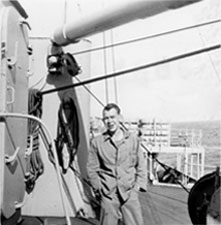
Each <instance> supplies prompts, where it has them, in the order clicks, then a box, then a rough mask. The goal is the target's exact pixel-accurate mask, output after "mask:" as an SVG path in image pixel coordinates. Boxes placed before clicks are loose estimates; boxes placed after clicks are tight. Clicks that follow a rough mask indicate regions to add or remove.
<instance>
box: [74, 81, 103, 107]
mask: <svg viewBox="0 0 221 225" xmlns="http://www.w3.org/2000/svg"><path fill="white" fill-rule="evenodd" d="M75 79H76V80H77V81H78V82H79V83H81V80H80V79H79V78H78V77H75ZM82 86H83V87H84V88H85V89H86V90H87V91H88V93H89V94H90V95H91V96H92V97H93V98H95V100H96V101H97V102H98V103H99V104H100V105H101V106H103V107H104V104H103V102H102V101H101V100H100V99H99V98H98V97H97V96H96V95H95V94H94V93H93V92H92V91H91V90H90V89H89V88H88V87H87V86H85V85H82Z"/></svg>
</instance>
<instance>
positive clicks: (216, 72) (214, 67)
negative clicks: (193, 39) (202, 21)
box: [197, 29, 221, 82]
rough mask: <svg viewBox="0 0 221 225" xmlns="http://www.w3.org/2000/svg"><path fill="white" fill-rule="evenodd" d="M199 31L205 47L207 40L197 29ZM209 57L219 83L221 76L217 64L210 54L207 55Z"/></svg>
mask: <svg viewBox="0 0 221 225" xmlns="http://www.w3.org/2000/svg"><path fill="white" fill-rule="evenodd" d="M197 30H198V34H199V36H200V39H201V41H202V42H203V45H204V46H205V40H204V38H203V36H202V34H201V32H200V31H199V29H197ZM207 56H208V58H209V61H210V63H211V65H212V67H213V69H214V71H215V74H216V76H217V78H218V80H219V82H221V78H220V76H219V74H218V71H217V69H216V66H215V64H214V62H213V59H212V57H211V55H210V54H209V53H207Z"/></svg>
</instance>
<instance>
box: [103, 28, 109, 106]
mask: <svg viewBox="0 0 221 225" xmlns="http://www.w3.org/2000/svg"><path fill="white" fill-rule="evenodd" d="M103 45H104V48H103V56H104V74H105V75H106V74H107V52H106V48H105V46H106V38H105V32H103ZM105 93H106V104H107V103H108V102H109V91H108V80H107V79H105Z"/></svg>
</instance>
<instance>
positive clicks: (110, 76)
mask: <svg viewBox="0 0 221 225" xmlns="http://www.w3.org/2000/svg"><path fill="white" fill-rule="evenodd" d="M219 48H221V45H220V44H217V45H213V46H210V47H206V48H202V49H199V50H196V51H192V52H188V53H184V54H181V55H177V56H173V57H171V58H168V59H163V60H160V61H156V62H153V63H149V64H145V65H141V66H138V67H134V68H131V69H126V70H122V71H119V72H116V73H112V74H107V75H106V76H99V77H95V78H92V79H88V80H85V81H82V82H81V83H78V84H70V85H67V86H63V87H59V88H53V89H49V90H46V91H42V92H40V94H41V95H45V94H50V93H53V92H57V91H62V90H66V89H68V88H75V87H78V86H82V85H86V84H90V83H94V82H98V81H101V80H104V79H109V78H112V77H117V76H121V75H125V74H128V73H132V72H136V71H138V70H143V69H147V68H150V67H154V66H158V65H161V64H165V63H169V62H172V61H176V60H179V59H183V58H187V57H190V56H194V55H198V54H202V53H205V52H208V51H214V50H217V49H219Z"/></svg>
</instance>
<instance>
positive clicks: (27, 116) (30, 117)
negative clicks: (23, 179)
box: [0, 113, 71, 225]
mask: <svg viewBox="0 0 221 225" xmlns="http://www.w3.org/2000/svg"><path fill="white" fill-rule="evenodd" d="M1 117H3V118H7V117H12V118H13V117H16V118H21V119H32V120H35V121H37V122H38V123H39V124H40V125H41V126H42V127H43V128H44V130H45V131H46V133H47V136H48V139H49V140H50V141H51V145H52V143H53V141H52V140H53V139H52V135H51V133H50V131H49V130H48V129H47V126H46V125H45V123H44V122H43V121H42V120H40V119H39V118H38V117H35V116H31V115H25V114H21V113H0V118H1ZM52 149H53V150H54V152H53V154H54V159H55V169H56V174H57V179H58V184H59V190H60V194H61V200H62V205H63V209H64V213H65V218H66V221H67V225H71V221H70V217H69V213H68V208H67V206H66V204H65V198H64V197H65V196H64V193H63V191H62V182H61V181H62V177H61V171H60V167H59V163H58V157H57V153H56V150H55V148H52Z"/></svg>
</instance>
